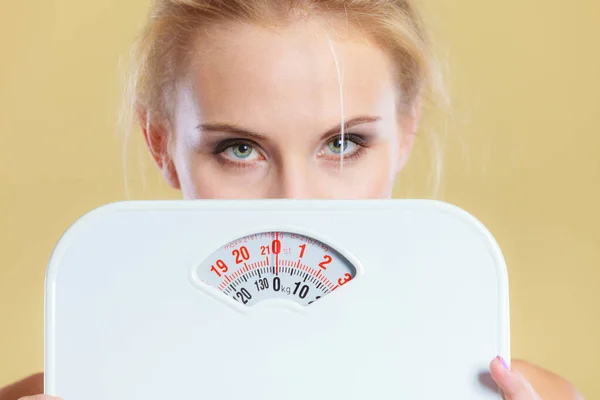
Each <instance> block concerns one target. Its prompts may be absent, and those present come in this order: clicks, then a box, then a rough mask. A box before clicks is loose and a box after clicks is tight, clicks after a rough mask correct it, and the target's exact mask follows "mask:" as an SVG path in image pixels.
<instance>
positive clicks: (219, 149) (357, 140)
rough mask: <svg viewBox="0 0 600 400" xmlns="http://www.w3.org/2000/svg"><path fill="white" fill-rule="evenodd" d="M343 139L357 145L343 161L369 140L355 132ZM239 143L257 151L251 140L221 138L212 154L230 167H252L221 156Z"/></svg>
mask: <svg viewBox="0 0 600 400" xmlns="http://www.w3.org/2000/svg"><path fill="white" fill-rule="evenodd" d="M341 139H342V136H341V135H336V136H333V137H331V138H329V139H328V140H327V141H326V142H325V145H326V146H327V145H328V144H329V143H331V142H332V141H335V140H341ZM344 141H346V142H350V143H353V144H355V145H357V146H358V148H357V150H355V151H354V153H352V154H350V155H347V156H346V155H344V157H343V159H344V162H351V161H353V160H356V159H358V158H359V157H361V156H362V155H363V154H364V152H365V151H366V149H367V148H368V147H369V142H368V140H367V139H366V138H365V137H364V136H362V135H357V134H352V133H345V134H344ZM240 145H247V146H250V147H251V148H252V149H253V151H258V150H257V148H258V147H259V146H258V145H257V144H256V143H254V142H253V141H251V140H245V139H226V140H223V141H221V142H219V143H218V144H217V145H216V146H215V148H214V150H213V152H212V153H213V154H214V155H215V156H216V157H217V160H218V161H219V162H220V163H221V164H223V165H226V166H230V167H235V168H249V167H253V166H254V164H255V162H237V161H232V160H230V159H227V158H226V157H224V156H223V153H224V152H225V151H227V150H228V149H230V148H232V147H236V146H240ZM332 158H333V159H332V160H331V162H339V159H340V156H339V155H334V156H333V157H332Z"/></svg>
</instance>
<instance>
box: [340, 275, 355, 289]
mask: <svg viewBox="0 0 600 400" xmlns="http://www.w3.org/2000/svg"><path fill="white" fill-rule="evenodd" d="M351 280H352V275H350V274H345V275H344V277H343V278H340V279H338V285H340V286H343V285H345V284H346V283H348V282H350V281H351Z"/></svg>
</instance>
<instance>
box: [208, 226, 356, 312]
mask: <svg viewBox="0 0 600 400" xmlns="http://www.w3.org/2000/svg"><path fill="white" fill-rule="evenodd" d="M196 275H197V277H198V279H200V280H201V281H203V282H204V283H206V284H208V285H210V286H212V287H214V288H217V289H218V290H219V291H220V292H222V293H223V294H225V295H227V296H229V297H231V298H233V299H234V300H236V301H237V302H239V303H241V304H244V305H247V306H250V305H253V304H256V303H258V302H260V301H262V300H267V299H276V298H277V299H287V300H290V301H295V302H297V303H299V304H301V305H305V306H308V305H310V304H312V303H313V302H315V301H317V300H319V299H320V298H322V297H323V296H326V295H328V294H329V293H331V292H333V291H334V290H336V289H338V288H340V287H341V286H343V285H345V284H347V283H348V282H350V281H351V280H352V279H353V278H354V277H355V276H356V268H355V267H354V266H353V265H352V263H350V261H348V260H347V259H346V258H345V257H344V256H342V255H341V254H340V253H338V252H337V251H335V250H334V249H332V248H331V247H330V246H328V245H327V244H325V243H323V242H321V241H319V240H316V239H313V238H311V237H309V236H305V235H300V234H295V233H290V232H261V233H256V234H252V235H247V236H244V237H242V238H240V239H237V240H234V241H232V242H230V243H227V244H226V245H224V246H223V247H221V248H220V249H218V250H216V251H215V252H214V253H212V254H211V255H210V256H209V257H208V258H207V259H206V260H205V261H204V262H203V263H202V264H201V265H200V266H199V267H197V268H196Z"/></svg>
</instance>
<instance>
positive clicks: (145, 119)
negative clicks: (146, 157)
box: [137, 110, 180, 189]
mask: <svg viewBox="0 0 600 400" xmlns="http://www.w3.org/2000/svg"><path fill="white" fill-rule="evenodd" d="M137 114H138V120H139V124H140V127H141V129H142V133H143V134H144V140H145V141H146V145H147V146H148V150H149V151H150V155H151V156H152V158H153V159H154V162H155V163H156V166H157V167H158V168H159V170H160V171H161V173H162V176H163V178H164V179H165V180H166V181H167V183H168V184H169V186H171V187H172V188H173V189H180V183H179V177H178V175H177V170H176V168H175V164H174V163H173V159H172V157H171V154H170V152H169V133H170V132H169V131H168V129H167V128H166V127H165V126H164V125H163V124H158V123H154V122H152V121H151V120H150V116H149V113H148V112H146V111H145V110H139V111H138V113H137Z"/></svg>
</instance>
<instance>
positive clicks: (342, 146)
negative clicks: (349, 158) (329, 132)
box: [327, 138, 356, 154]
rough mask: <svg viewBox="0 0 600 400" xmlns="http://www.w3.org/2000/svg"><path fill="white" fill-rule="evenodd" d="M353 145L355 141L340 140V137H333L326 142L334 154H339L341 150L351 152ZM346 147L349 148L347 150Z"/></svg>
mask: <svg viewBox="0 0 600 400" xmlns="http://www.w3.org/2000/svg"><path fill="white" fill-rule="evenodd" d="M354 147H356V143H354V142H352V141H351V140H348V139H344V140H343V141H342V139H341V138H335V139H333V140H331V141H330V142H329V143H328V144H327V148H328V149H329V150H330V151H331V152H332V153H334V154H341V153H342V152H344V153H352V152H353V151H354ZM348 149H350V150H349V151H348Z"/></svg>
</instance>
